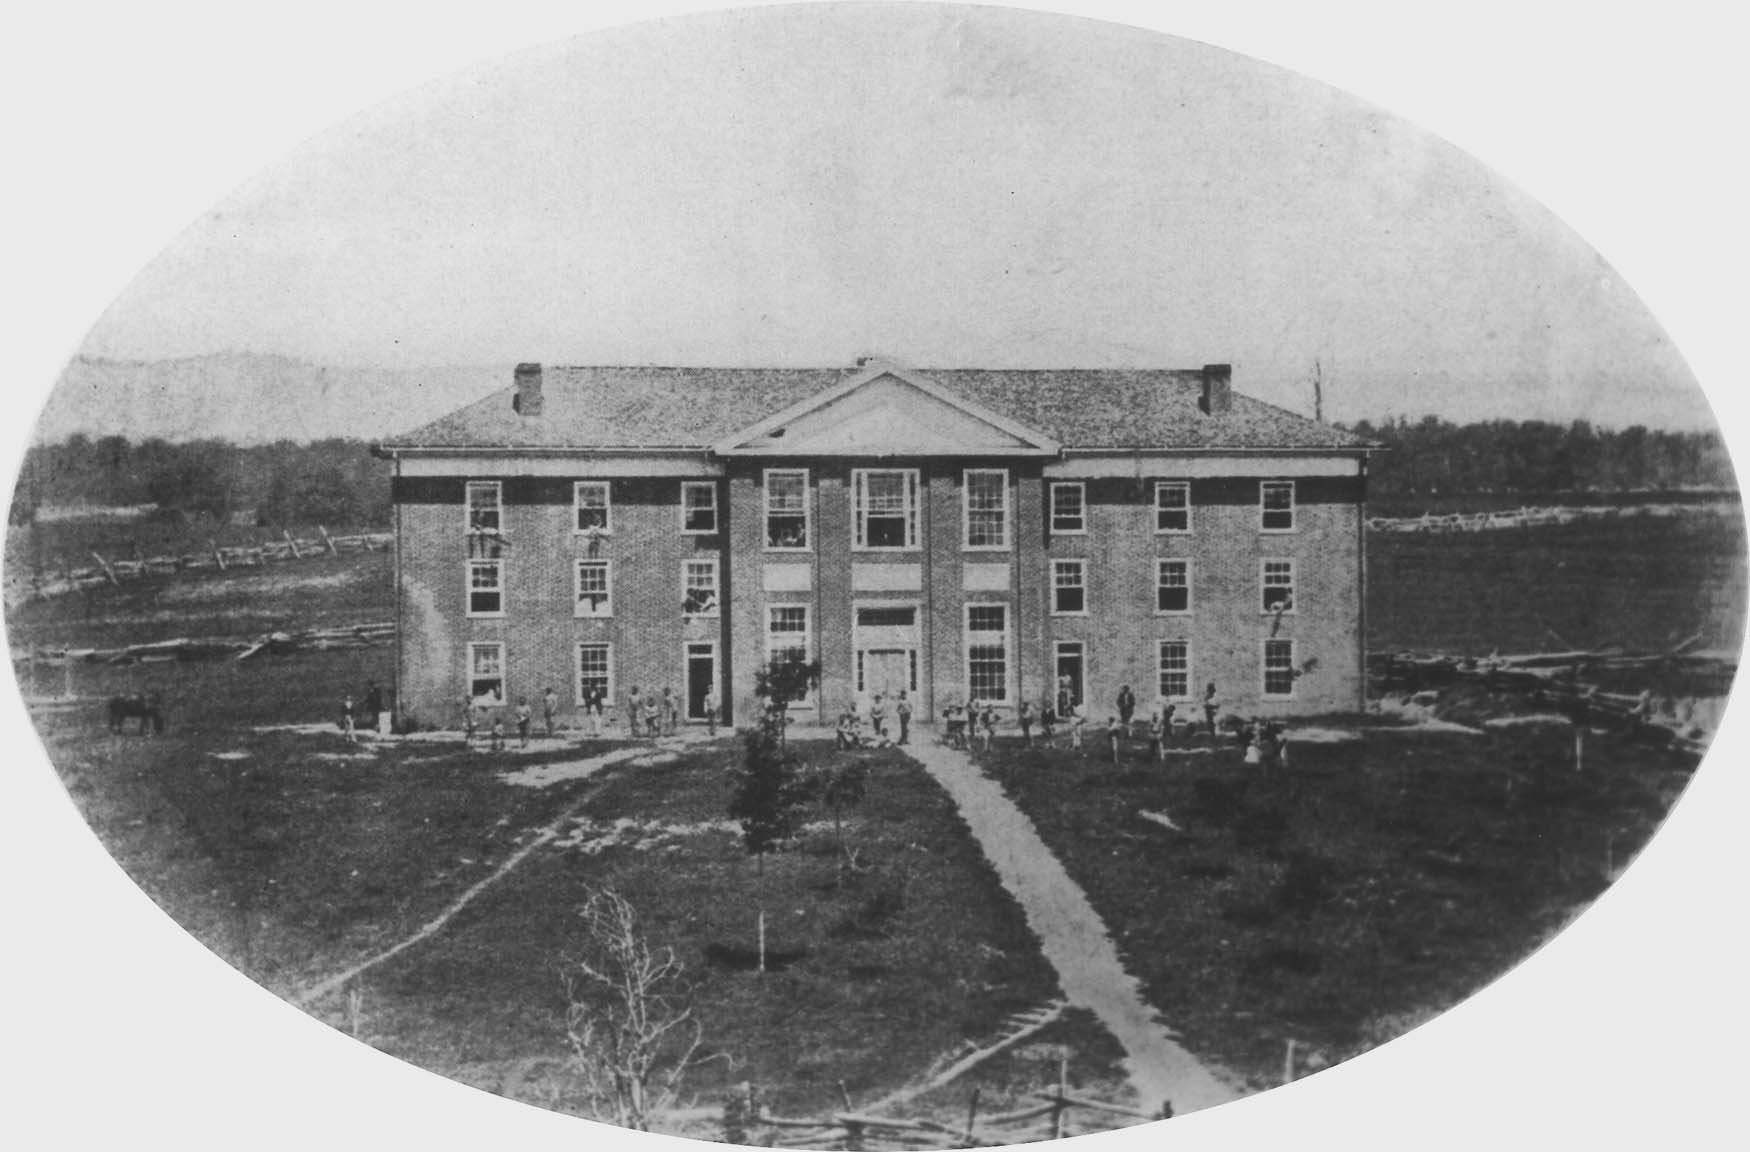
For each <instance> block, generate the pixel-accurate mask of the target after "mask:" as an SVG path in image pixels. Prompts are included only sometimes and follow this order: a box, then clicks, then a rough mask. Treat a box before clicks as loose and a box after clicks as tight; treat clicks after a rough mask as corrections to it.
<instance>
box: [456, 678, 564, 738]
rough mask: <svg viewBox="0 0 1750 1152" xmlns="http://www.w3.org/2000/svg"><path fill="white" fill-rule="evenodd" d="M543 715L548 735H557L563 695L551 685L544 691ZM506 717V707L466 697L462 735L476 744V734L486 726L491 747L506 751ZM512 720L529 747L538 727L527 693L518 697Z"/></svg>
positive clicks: (511, 716) (464, 699)
mask: <svg viewBox="0 0 1750 1152" xmlns="http://www.w3.org/2000/svg"><path fill="white" fill-rule="evenodd" d="M541 718H542V720H543V721H544V722H545V726H546V729H547V735H548V736H549V737H551V736H553V735H554V734H555V733H556V732H557V731H558V727H559V694H558V693H556V692H554V691H553V689H552V688H551V687H548V688H547V689H546V691H544V692H542V693H541ZM505 719H506V716H505V709H503V708H500V707H487V706H483V705H482V704H481V703H480V702H479V701H478V700H473V699H469V698H466V697H464V698H463V700H462V738H463V739H464V740H465V741H467V742H468V743H469V744H472V743H474V736H475V733H477V732H479V731H480V729H481V728H482V727H484V728H485V729H486V736H487V741H488V747H490V748H491V749H492V751H494V752H502V751H503V750H504V738H505ZM509 720H510V722H511V723H512V724H514V725H515V726H516V733H517V741H518V743H519V744H520V745H521V746H522V747H524V748H527V747H528V746H529V739H530V737H531V736H532V735H533V734H534V727H535V709H534V707H533V706H532V705H530V703H529V698H528V697H527V696H519V697H517V702H516V706H515V707H514V708H512V709H510V715H509Z"/></svg>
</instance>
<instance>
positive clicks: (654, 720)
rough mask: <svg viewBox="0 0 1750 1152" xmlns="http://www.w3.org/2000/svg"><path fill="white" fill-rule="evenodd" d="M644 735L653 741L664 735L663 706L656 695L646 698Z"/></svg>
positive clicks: (652, 694)
mask: <svg viewBox="0 0 1750 1152" xmlns="http://www.w3.org/2000/svg"><path fill="white" fill-rule="evenodd" d="M644 734H645V735H646V736H648V737H650V738H651V739H652V740H654V739H656V737H658V736H660V735H662V705H661V704H659V703H657V699H656V694H655V693H651V694H650V695H649V696H646V697H645V698H644Z"/></svg>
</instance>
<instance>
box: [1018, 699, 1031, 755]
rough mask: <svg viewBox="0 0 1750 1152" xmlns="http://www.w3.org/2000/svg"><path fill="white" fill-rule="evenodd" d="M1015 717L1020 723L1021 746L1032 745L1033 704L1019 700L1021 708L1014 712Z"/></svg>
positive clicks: (1027, 746)
mask: <svg viewBox="0 0 1750 1152" xmlns="http://www.w3.org/2000/svg"><path fill="white" fill-rule="evenodd" d="M1015 719H1016V720H1018V721H1020V724H1021V747H1023V748H1031V747H1033V705H1031V704H1029V703H1027V701H1025V700H1023V701H1021V710H1020V711H1019V712H1017V713H1016V714H1015Z"/></svg>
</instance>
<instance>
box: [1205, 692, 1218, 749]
mask: <svg viewBox="0 0 1750 1152" xmlns="http://www.w3.org/2000/svg"><path fill="white" fill-rule="evenodd" d="M1220 712H1221V697H1220V696H1218V695H1216V693H1215V681H1213V680H1211V681H1210V682H1209V687H1207V688H1205V689H1204V690H1203V718H1204V719H1205V720H1206V721H1208V722H1209V738H1210V739H1211V740H1214V739H1215V718H1216V716H1217V715H1218V714H1220Z"/></svg>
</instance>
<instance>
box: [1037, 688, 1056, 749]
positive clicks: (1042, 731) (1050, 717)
mask: <svg viewBox="0 0 1750 1152" xmlns="http://www.w3.org/2000/svg"><path fill="white" fill-rule="evenodd" d="M1056 726H1057V709H1056V707H1055V706H1054V705H1053V701H1052V699H1051V697H1050V696H1049V695H1047V696H1046V697H1045V698H1044V699H1042V700H1040V701H1039V738H1040V740H1042V741H1044V743H1045V746H1046V747H1047V748H1049V747H1051V742H1052V738H1053V737H1054V736H1056V732H1055V731H1054V729H1055V728H1056Z"/></svg>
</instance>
